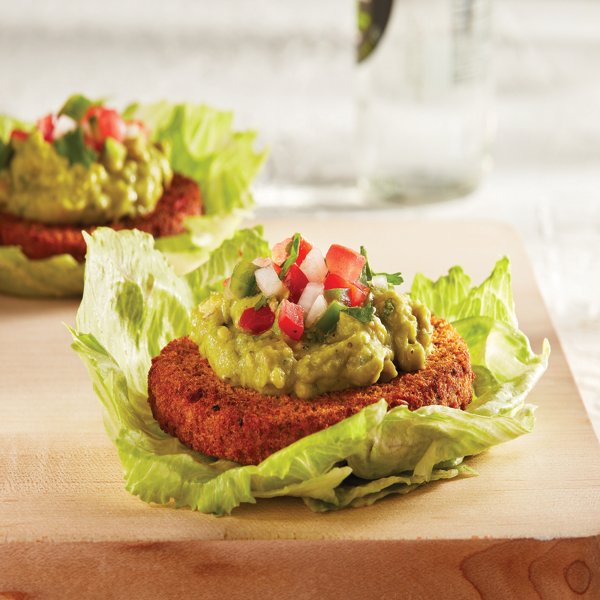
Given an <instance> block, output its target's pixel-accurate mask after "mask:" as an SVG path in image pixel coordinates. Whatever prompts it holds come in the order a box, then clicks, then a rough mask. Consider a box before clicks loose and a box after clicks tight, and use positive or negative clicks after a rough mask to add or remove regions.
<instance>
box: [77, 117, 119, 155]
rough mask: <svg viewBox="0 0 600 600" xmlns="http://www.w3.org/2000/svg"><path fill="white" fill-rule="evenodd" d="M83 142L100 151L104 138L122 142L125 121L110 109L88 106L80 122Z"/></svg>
mask: <svg viewBox="0 0 600 600" xmlns="http://www.w3.org/2000/svg"><path fill="white" fill-rule="evenodd" d="M81 124H82V126H83V130H84V132H85V141H86V143H87V144H88V145H90V146H92V147H93V148H95V149H96V150H101V149H102V146H103V145H104V142H105V141H106V138H109V137H111V138H114V139H115V140H117V142H122V141H123V138H124V137H125V129H126V126H125V121H123V119H122V118H121V115H120V114H119V113H118V112H117V111H116V110H113V109H111V108H105V107H104V106H90V108H88V110H87V112H86V113H85V115H84V116H83V119H82V121H81Z"/></svg>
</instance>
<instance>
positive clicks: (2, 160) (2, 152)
mask: <svg viewBox="0 0 600 600" xmlns="http://www.w3.org/2000/svg"><path fill="white" fill-rule="evenodd" d="M14 152H15V151H14V150H13V147H12V146H11V145H10V143H8V144H6V143H4V142H3V141H2V140H0V169H4V168H5V167H8V163H9V162H10V159H11V158H12V155H13V154H14Z"/></svg>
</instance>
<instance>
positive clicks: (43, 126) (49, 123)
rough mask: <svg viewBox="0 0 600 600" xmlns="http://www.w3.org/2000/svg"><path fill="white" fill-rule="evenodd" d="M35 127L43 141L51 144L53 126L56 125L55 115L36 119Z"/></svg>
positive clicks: (50, 114)
mask: <svg viewBox="0 0 600 600" xmlns="http://www.w3.org/2000/svg"><path fill="white" fill-rule="evenodd" d="M35 125H36V127H37V128H38V129H39V130H40V132H41V133H42V135H43V136H44V139H45V140H46V141H47V142H52V141H53V140H54V126H55V125H56V115H53V114H52V113H49V114H47V115H46V116H45V117H42V118H41V119H38V120H37V121H36V123H35Z"/></svg>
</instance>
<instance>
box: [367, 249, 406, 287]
mask: <svg viewBox="0 0 600 600" xmlns="http://www.w3.org/2000/svg"><path fill="white" fill-rule="evenodd" d="M360 253H361V254H362V255H363V256H364V257H365V266H364V267H363V270H362V273H361V274H360V277H359V281H360V282H361V283H363V284H365V285H369V282H370V281H371V280H372V279H373V276H374V275H385V278H386V279H387V282H388V283H391V284H392V285H400V284H401V283H402V282H403V281H404V278H403V277H402V274H401V273H374V272H373V271H372V270H371V266H370V265H369V259H368V257H367V250H366V248H365V247H364V246H361V247H360Z"/></svg>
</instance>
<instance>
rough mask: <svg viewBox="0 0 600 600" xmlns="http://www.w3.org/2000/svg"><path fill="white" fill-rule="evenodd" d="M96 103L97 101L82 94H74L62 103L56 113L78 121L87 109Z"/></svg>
mask: <svg viewBox="0 0 600 600" xmlns="http://www.w3.org/2000/svg"><path fill="white" fill-rule="evenodd" d="M97 104H98V103H97V102H94V101H93V100H90V99H89V98H86V97H85V96H83V95H82V94H74V95H73V96H71V97H70V98H69V99H68V100H67V101H66V102H65V103H64V104H63V107H62V108H61V109H60V111H59V112H58V114H59V115H67V117H71V119H73V120H75V121H77V122H79V121H81V119H83V115H85V113H86V111H87V109H88V108H89V107H90V106H94V105H97Z"/></svg>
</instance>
